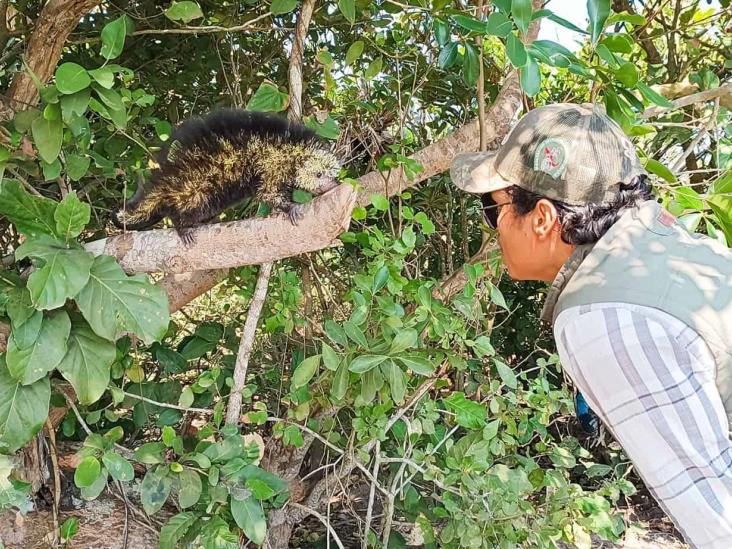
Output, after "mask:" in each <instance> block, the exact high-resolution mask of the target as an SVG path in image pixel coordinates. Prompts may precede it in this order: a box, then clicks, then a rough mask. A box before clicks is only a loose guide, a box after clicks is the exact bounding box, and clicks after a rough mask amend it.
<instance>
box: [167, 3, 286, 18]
mask: <svg viewBox="0 0 732 549" xmlns="http://www.w3.org/2000/svg"><path fill="white" fill-rule="evenodd" d="M293 1H294V0H293ZM273 13H274V12H273ZM165 16H166V17H167V18H168V19H171V20H172V21H182V22H183V23H190V22H191V21H193V20H195V19H200V18H201V17H203V12H202V11H201V6H199V5H198V4H196V3H195V2H191V1H190V0H184V1H183V2H173V3H172V4H171V5H170V7H169V8H168V9H167V10H165Z"/></svg>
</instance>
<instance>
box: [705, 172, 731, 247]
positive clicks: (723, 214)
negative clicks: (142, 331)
mask: <svg viewBox="0 0 732 549" xmlns="http://www.w3.org/2000/svg"><path fill="white" fill-rule="evenodd" d="M707 204H709V207H710V208H712V211H713V212H714V213H715V214H716V215H717V219H718V220H719V223H720V225H721V226H722V230H723V231H724V234H725V236H726V237H727V242H728V243H730V244H732V171H730V172H727V173H726V174H724V175H722V176H721V177H720V178H719V179H717V180H716V181H715V182H714V183H712V185H711V187H710V189H709V193H708V195H707Z"/></svg>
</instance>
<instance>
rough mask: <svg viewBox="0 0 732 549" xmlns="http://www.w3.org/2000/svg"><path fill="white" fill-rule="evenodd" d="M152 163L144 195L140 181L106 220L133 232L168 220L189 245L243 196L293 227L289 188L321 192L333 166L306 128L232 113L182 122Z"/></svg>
mask: <svg viewBox="0 0 732 549" xmlns="http://www.w3.org/2000/svg"><path fill="white" fill-rule="evenodd" d="M156 163H157V166H156V167H155V168H154V169H153V170H152V171H151V177H150V187H151V189H150V191H149V192H145V191H144V190H143V187H142V185H141V184H139V185H138V190H137V192H136V193H135V196H134V197H133V198H132V199H130V200H129V201H128V202H127V204H126V205H125V207H124V208H123V209H120V210H117V211H116V212H114V213H113V214H112V216H111V219H112V222H113V223H114V224H115V225H116V226H118V227H121V228H126V229H131V230H139V229H144V228H147V227H150V226H151V225H153V224H155V223H157V222H158V221H160V220H161V219H163V218H165V217H168V218H170V220H171V221H172V222H173V226H174V227H175V228H176V230H177V231H178V233H179V234H180V235H181V238H183V240H184V241H186V242H187V243H190V242H192V240H193V239H192V237H191V233H190V229H191V228H192V227H195V226H197V225H200V224H201V223H204V222H206V221H209V220H211V219H213V218H215V217H216V216H217V215H219V214H220V213H221V212H222V211H224V210H225V209H227V208H229V207H231V206H234V205H235V204H237V203H239V202H241V201H242V200H243V199H246V198H249V197H254V198H256V199H258V200H259V201H262V202H267V203H268V204H269V205H270V206H271V207H272V209H273V210H279V211H281V212H285V213H287V214H288V215H289V216H290V220H291V221H292V222H293V224H297V221H298V220H299V219H300V217H301V216H302V211H301V207H300V206H299V205H296V204H295V203H294V202H293V201H292V191H293V190H294V189H295V188H300V189H303V190H306V191H309V192H311V193H312V194H315V195H318V194H322V193H324V192H326V191H328V190H330V189H332V188H333V187H334V186H335V185H336V184H337V180H336V177H337V173H338V169H339V166H338V160H337V158H336V157H335V156H334V155H333V154H332V153H331V152H329V151H328V150H327V148H326V147H325V145H324V143H323V142H322V141H321V140H320V139H319V138H318V137H317V136H316V134H315V133H314V132H313V131H312V130H310V129H309V128H307V127H306V126H304V125H302V124H297V123H292V122H289V121H288V120H286V119H285V118H282V117H280V116H276V115H272V114H266V113H259V112H252V111H244V110H238V109H222V110H219V111H215V112H213V113H211V114H209V115H208V116H206V117H205V118H190V119H188V120H186V121H184V122H183V123H182V124H180V125H179V126H178V127H176V128H175V129H174V131H173V133H172V135H171V137H170V140H169V145H167V146H166V147H164V148H163V149H162V150H161V151H160V152H159V153H158V154H157V157H156Z"/></svg>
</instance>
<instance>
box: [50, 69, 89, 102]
mask: <svg viewBox="0 0 732 549" xmlns="http://www.w3.org/2000/svg"><path fill="white" fill-rule="evenodd" d="M90 83H91V78H90V77H89V73H88V72H86V69H85V68H84V67H82V66H81V65H77V64H76V63H62V64H61V65H59V67H58V68H57V69H56V88H57V89H58V91H60V92H61V93H65V94H71V93H76V92H78V91H81V90H83V89H84V88H86V87H87V86H88V85H89V84H90Z"/></svg>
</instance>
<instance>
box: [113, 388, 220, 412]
mask: <svg viewBox="0 0 732 549" xmlns="http://www.w3.org/2000/svg"><path fill="white" fill-rule="evenodd" d="M122 393H123V394H124V395H125V396H128V397H130V398H134V399H136V400H141V401H142V402H147V403H148V404H152V405H154V406H160V407H161V408H170V409H171V410H180V411H181V412H195V413H197V414H213V410H211V409H208V408H186V407H185V406H178V405H177V404H169V403H167V402H158V401H157V400H153V399H151V398H147V397H144V396H142V395H136V394H134V393H128V392H127V391H122Z"/></svg>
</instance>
